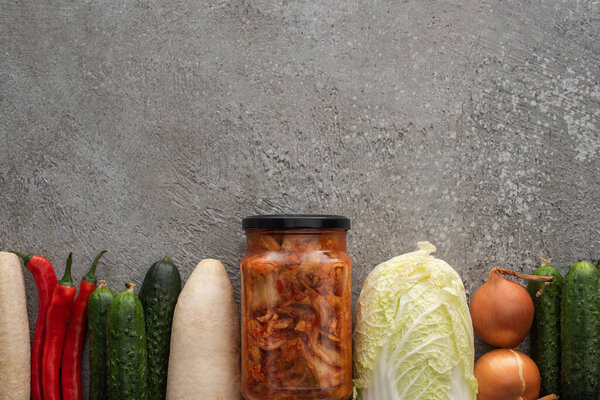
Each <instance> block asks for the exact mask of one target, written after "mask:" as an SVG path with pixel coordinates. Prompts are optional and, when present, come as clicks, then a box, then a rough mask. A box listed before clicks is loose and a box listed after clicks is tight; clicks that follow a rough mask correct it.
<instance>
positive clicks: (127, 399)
mask: <svg viewBox="0 0 600 400" xmlns="http://www.w3.org/2000/svg"><path fill="white" fill-rule="evenodd" d="M126 285H127V288H128V291H126V292H124V293H121V294H120V295H118V296H117V297H116V298H115V299H114V301H113V303H112V305H111V306H110V310H109V311H108V317H107V320H106V336H107V338H106V342H107V348H108V398H109V399H110V400H148V392H147V367H146V327H145V324H144V310H143V308H142V303H141V302H140V300H139V299H138V297H137V296H136V295H135V294H133V290H134V288H135V285H134V284H132V283H127V284H126Z"/></svg>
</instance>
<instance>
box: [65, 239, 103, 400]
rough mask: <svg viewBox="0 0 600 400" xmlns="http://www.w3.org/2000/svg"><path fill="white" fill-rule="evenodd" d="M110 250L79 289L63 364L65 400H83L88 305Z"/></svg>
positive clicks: (98, 257) (96, 263) (92, 269)
mask: <svg viewBox="0 0 600 400" xmlns="http://www.w3.org/2000/svg"><path fill="white" fill-rule="evenodd" d="M107 252H109V250H102V251H101V252H100V253H99V254H98V255H97V256H96V258H95V259H94V262H93V263H92V268H91V269H90V272H88V273H87V275H86V276H84V277H83V280H82V281H81V285H80V288H79V294H78V295H77V298H75V302H74V303H73V308H72V309H71V316H70V317H69V325H68V327H67V335H66V337H65V345H64V348H63V353H62V362H61V375H60V379H61V383H62V396H63V400H82V399H83V394H82V390H81V354H82V353H83V342H84V340H85V330H86V327H87V304H88V299H89V297H90V295H91V294H92V292H93V291H94V290H95V289H96V282H97V280H96V266H97V265H98V261H99V260H100V257H102V255H103V254H104V253H107Z"/></svg>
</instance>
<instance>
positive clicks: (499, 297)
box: [469, 268, 533, 349]
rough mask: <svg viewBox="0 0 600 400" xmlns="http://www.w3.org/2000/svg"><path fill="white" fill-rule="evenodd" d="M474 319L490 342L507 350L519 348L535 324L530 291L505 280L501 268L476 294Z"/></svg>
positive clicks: (483, 335) (493, 270)
mask: <svg viewBox="0 0 600 400" xmlns="http://www.w3.org/2000/svg"><path fill="white" fill-rule="evenodd" d="M469 309H470V311H471V319H472V320H473V329H474V330H475V333H477V335H478V336H479V337H480V338H481V339H483V340H484V341H485V342H486V343H488V344H491V345H492V346H496V347H502V348H505V349H514V348H517V347H518V346H519V344H520V343H521V342H522V341H523V339H524V338H525V336H527V333H528V332H529V330H530V329H531V325H532V323H533V301H532V300H531V296H530V295H529V293H528V292H527V290H526V289H525V288H524V287H523V286H521V285H519V284H518V283H516V282H513V281H511V280H508V279H506V278H504V277H503V276H502V275H501V274H500V272H498V269H497V268H493V269H492V270H491V271H490V274H489V277H488V281H487V282H486V283H484V284H483V285H482V286H481V287H480V288H479V289H477V291H476V292H475V294H474V295H473V299H472V300H471V305H470V307H469Z"/></svg>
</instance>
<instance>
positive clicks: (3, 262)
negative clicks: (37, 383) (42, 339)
mask: <svg viewBox="0 0 600 400" xmlns="http://www.w3.org/2000/svg"><path fill="white" fill-rule="evenodd" d="M30 351H31V350H30V346H29V322H28V321H27V299H26V297H25V279H24V278H23V269H22V267H21V261H20V260H19V257H18V256H16V255H15V254H13V253H6V252H0V399H2V400H29V390H30V388H29V385H30V381H29V379H30V373H31V371H30V368H31V367H30V357H31V355H30Z"/></svg>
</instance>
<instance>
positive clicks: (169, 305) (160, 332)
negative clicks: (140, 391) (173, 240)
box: [140, 257, 181, 400]
mask: <svg viewBox="0 0 600 400" xmlns="http://www.w3.org/2000/svg"><path fill="white" fill-rule="evenodd" d="M180 292H181V276H180V275H179V270H178V269H177V267H176V266H175V264H174V263H173V262H171V260H170V259H169V258H168V257H165V258H164V259H163V260H160V261H157V262H155V263H154V264H152V266H151V267H150V269H149V270H148V272H147V273H146V277H145V278H144V283H143V284H142V290H141V291H140V300H141V302H142V305H143V306H144V316H145V320H146V337H147V349H148V398H149V400H164V399H165V397H166V392H167V370H168V366H169V348H170V345H171V325H172V323H173V312H174V311H175V304H176V303H177V298H178V297H179V293H180Z"/></svg>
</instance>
